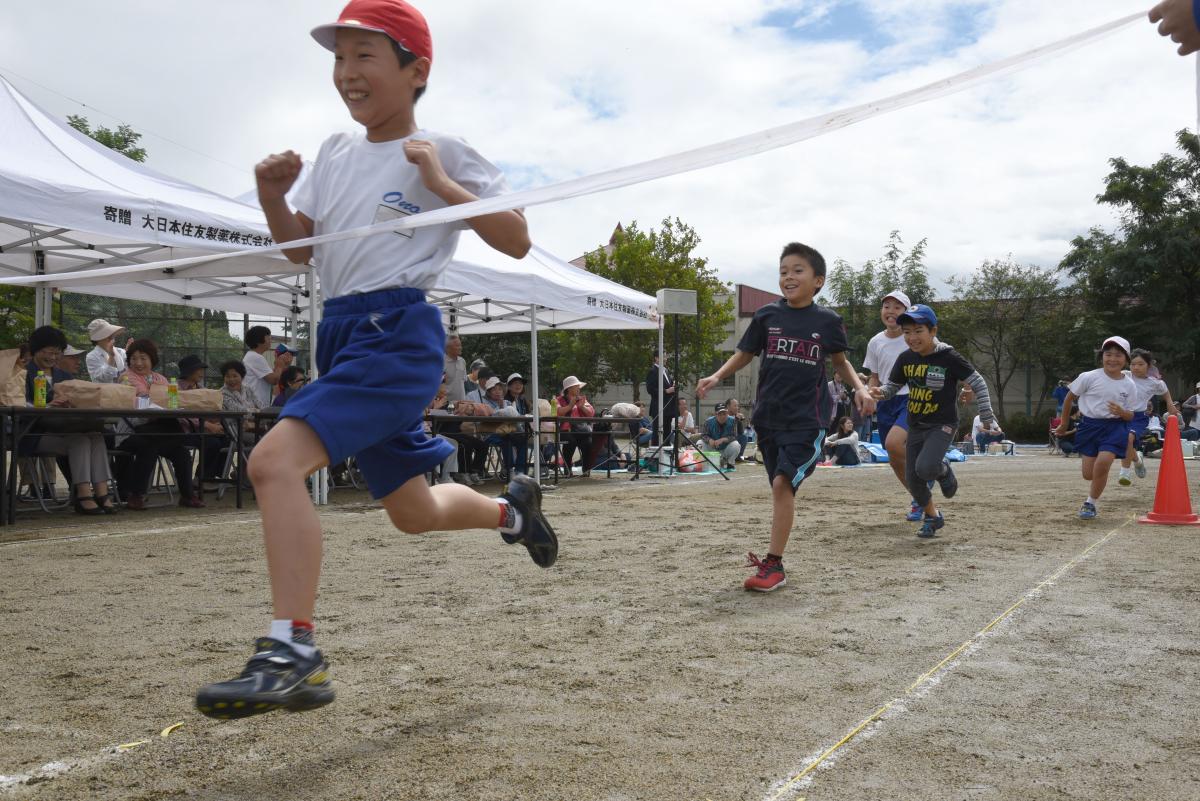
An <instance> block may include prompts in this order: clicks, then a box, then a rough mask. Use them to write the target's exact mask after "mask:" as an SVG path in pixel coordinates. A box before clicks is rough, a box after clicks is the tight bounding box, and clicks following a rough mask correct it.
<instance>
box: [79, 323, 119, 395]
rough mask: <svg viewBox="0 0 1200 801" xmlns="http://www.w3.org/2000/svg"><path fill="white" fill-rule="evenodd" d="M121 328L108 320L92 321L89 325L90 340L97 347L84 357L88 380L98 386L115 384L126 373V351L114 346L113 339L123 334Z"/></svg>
mask: <svg viewBox="0 0 1200 801" xmlns="http://www.w3.org/2000/svg"><path fill="white" fill-rule="evenodd" d="M121 330H122V329H121V326H119V325H113V324H112V323H110V322H109V321H108V320H92V321H91V322H90V323H88V327H87V333H88V339H90V340H91V341H92V344H93V345H94V346H95V347H93V348H92V349H91V350H90V351H88V355H87V356H86V357H84V363H85V364H87V371H88V378H89V379H91V380H92V381H93V382H94V383H97V384H115V383H117V379H118V378H120V376H121V373H123V372H125V364H126V363H125V349H124V348H118V347H116V345H114V344H113V339H114V338H115V337H116V335H117V334H119V333H121Z"/></svg>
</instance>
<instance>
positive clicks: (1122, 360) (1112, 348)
mask: <svg viewBox="0 0 1200 801" xmlns="http://www.w3.org/2000/svg"><path fill="white" fill-rule="evenodd" d="M1127 364H1129V357H1128V356H1126V355H1125V351H1123V350H1121V348H1120V346H1118V345H1109V346H1108V347H1106V348H1105V349H1104V352H1103V353H1102V354H1101V355H1100V365H1101V366H1102V367H1103V368H1104V372H1105V373H1107V374H1108V375H1110V376H1112V377H1113V378H1116V377H1118V376H1119V375H1120V374H1121V371H1122V370H1124V369H1125V365H1127Z"/></svg>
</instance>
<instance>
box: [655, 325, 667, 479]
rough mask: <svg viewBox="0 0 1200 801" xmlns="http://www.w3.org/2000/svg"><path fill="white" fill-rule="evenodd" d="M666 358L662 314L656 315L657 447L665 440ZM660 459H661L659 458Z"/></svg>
mask: <svg viewBox="0 0 1200 801" xmlns="http://www.w3.org/2000/svg"><path fill="white" fill-rule="evenodd" d="M666 361H667V360H666V358H665V357H664V356H663V315H662V314H661V313H659V315H658V437H657V441H658V447H660V448H665V447H666V446H667V443H666V440H664V439H663V434H664V433H665V429H664V427H663V369H664V368H665V367H666ZM660 461H661V460H660Z"/></svg>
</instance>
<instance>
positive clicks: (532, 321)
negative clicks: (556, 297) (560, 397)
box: [529, 303, 542, 484]
mask: <svg viewBox="0 0 1200 801" xmlns="http://www.w3.org/2000/svg"><path fill="white" fill-rule="evenodd" d="M529 350H530V353H531V354H532V356H533V366H532V367H530V373H529V381H530V386H532V387H533V394H531V395H529V397H531V398H533V403H531V404H530V405H531V406H532V407H533V478H534V480H535V481H537V482H538V483H539V484H540V483H541V481H542V417H541V415H540V414H538V404H539V403H540V402H541V397H542V392H541V389H540V388H539V387H538V335H537V304H536V303H534V304H530V306H529Z"/></svg>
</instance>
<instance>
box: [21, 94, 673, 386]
mask: <svg viewBox="0 0 1200 801" xmlns="http://www.w3.org/2000/svg"><path fill="white" fill-rule="evenodd" d="M465 238H466V239H467V240H468V249H472V250H473V252H474V253H478V254H479V260H478V263H477V262H468V261H459V260H456V261H455V262H453V263H452V264H451V265H450V267H449V268H448V269H447V271H446V273H445V274H444V276H443V279H444V280H443V281H442V282H441V283H440V285H439V286H438V287H437V288H436V289H434V290H432V291H430V292H429V293H428V295H429V299H430V302H432V303H435V304H436V305H438V306H439V307H441V309H442V315H443V320H444V321H445V325H446V327H447V329H449V330H457V331H458V332H460V333H463V334H485V333H504V332H518V331H529V332H530V336H531V339H532V353H533V365H532V367H533V373H532V375H531V379H532V381H531V390H532V391H533V393H534V396H535V397H536V396H537V393H538V391H539V388H538V383H537V331H538V330H539V329H542V330H545V329H558V328H565V329H586V328H606V329H654V328H656V327H657V326H658V323H657V320H658V317H657V313H656V311H655V299H654V298H652V297H650V296H649V295H645V294H643V293H641V292H637V291H635V290H631V289H628V288H627V287H624V286H621V285H619V284H616V283H614V282H612V281H608V280H606V279H604V278H602V277H600V276H597V275H594V274H592V273H589V272H587V271H586V270H581V269H579V268H577V267H574V266H572V265H570V264H568V263H566V262H565V261H563V260H561V259H558V258H557V257H555V256H553V255H552V254H550V253H548V252H546V251H544V250H542V249H540V248H536V247H535V248H534V249H533V250H532V251H531V252H530V254H529V255H528V256H526V258H525V259H523V260H520V261H517V260H514V259H510V258H508V257H506V256H503V255H502V254H499V253H496V252H494V251H492V250H491V249H489V248H486V246H483V245H482V243H479V242H478V240H476V243H477V244H476V245H474V246H472V245H471V244H469V240H470V239H471V238H473V235H467V236H466V237H465ZM271 244H272V242H271V238H270V233H269V231H268V230H267V227H266V224H265V220H264V219H263V216H262V212H261V211H260V210H259V209H258V208H257V207H255V206H252V205H248V204H246V203H242V202H239V201H237V200H234V199H232V198H227V197H225V196H223V195H219V194H216V193H214V192H210V191H208V190H205V189H202V188H200V187H196V186H193V185H191V184H188V183H185V182H182V181H179V180H177V179H174V178H171V177H170V176H167V175H163V174H162V173H159V172H156V171H155V170H152V169H150V168H148V167H146V166H144V165H142V164H139V163H137V162H135V161H132V160H131V159H128V158H126V157H124V156H122V155H120V154H118V153H116V152H115V151H113V150H111V149H109V148H107V147H104V146H103V145H101V144H100V143H98V142H95V141H94V140H92V139H91V138H89V137H87V136H85V135H83V134H81V133H79V132H78V131H75V130H74V129H72V128H71V127H70V126H68V125H66V124H65V123H63V122H61V121H59V120H58V119H56V118H55V117H53V116H51V115H49V114H48V113H46V112H45V111H43V110H42V109H41V108H39V107H38V106H37V105H36V104H34V103H32V102H31V101H30V100H28V99H27V98H25V97H24V96H23V95H21V94H20V93H19V92H17V91H16V89H14V88H13V87H12V85H11V84H9V83H8V82H7V81H5V80H4V79H3V78H2V77H0V283H7V284H17V285H20V284H28V285H32V286H34V287H35V289H36V298H37V299H36V304H37V308H36V315H35V316H36V319H37V322H38V324H39V325H40V324H44V323H46V322H48V321H49V320H50V319H51V315H50V307H51V299H52V297H53V292H54V290H61V291H70V292H81V293H87V294H93V295H102V296H106V297H115V298H125V299H131V300H145V301H154V302H161V303H172V304H180V305H186V306H193V307H198V308H206V309H213V310H218V311H229V312H242V313H248V314H257V315H264V316H274V317H283V316H290V317H291V318H292V321H293V327H292V330H295V322H296V321H297V320H298V319H299V317H300V315H305V316H307V317H308V318H309V321H310V322H311V323H314V325H313V326H312V329H311V330H312V331H313V332H314V334H315V331H316V326H315V322H316V313H317V309H318V307H319V303H318V302H317V300H318V298H319V295H320V290H319V286H318V284H317V281H316V278H315V275H314V271H313V270H312V269H310V268H308V267H304V266H300V265H294V264H292V263H290V262H288V261H287V260H286V259H284V258H282V257H281V256H280V255H279V254H277V253H270V254H263V255H261V256H259V255H254V254H249V255H239V256H237V257H233V258H226V259H222V260H218V261H210V262H206V263H202V264H196V265H188V266H187V267H186V268H179V269H170V268H168V269H163V268H161V267H155V266H152V264H153V263H156V262H161V261H168V260H173V259H179V258H187V257H191V256H199V255H211V254H212V253H214V252H218V253H219V252H232V251H239V250H246V249H247V248H254V247H264V248H265V247H268V246H270V245H271ZM312 344H313V345H315V343H312ZM312 350H315V348H312Z"/></svg>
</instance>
